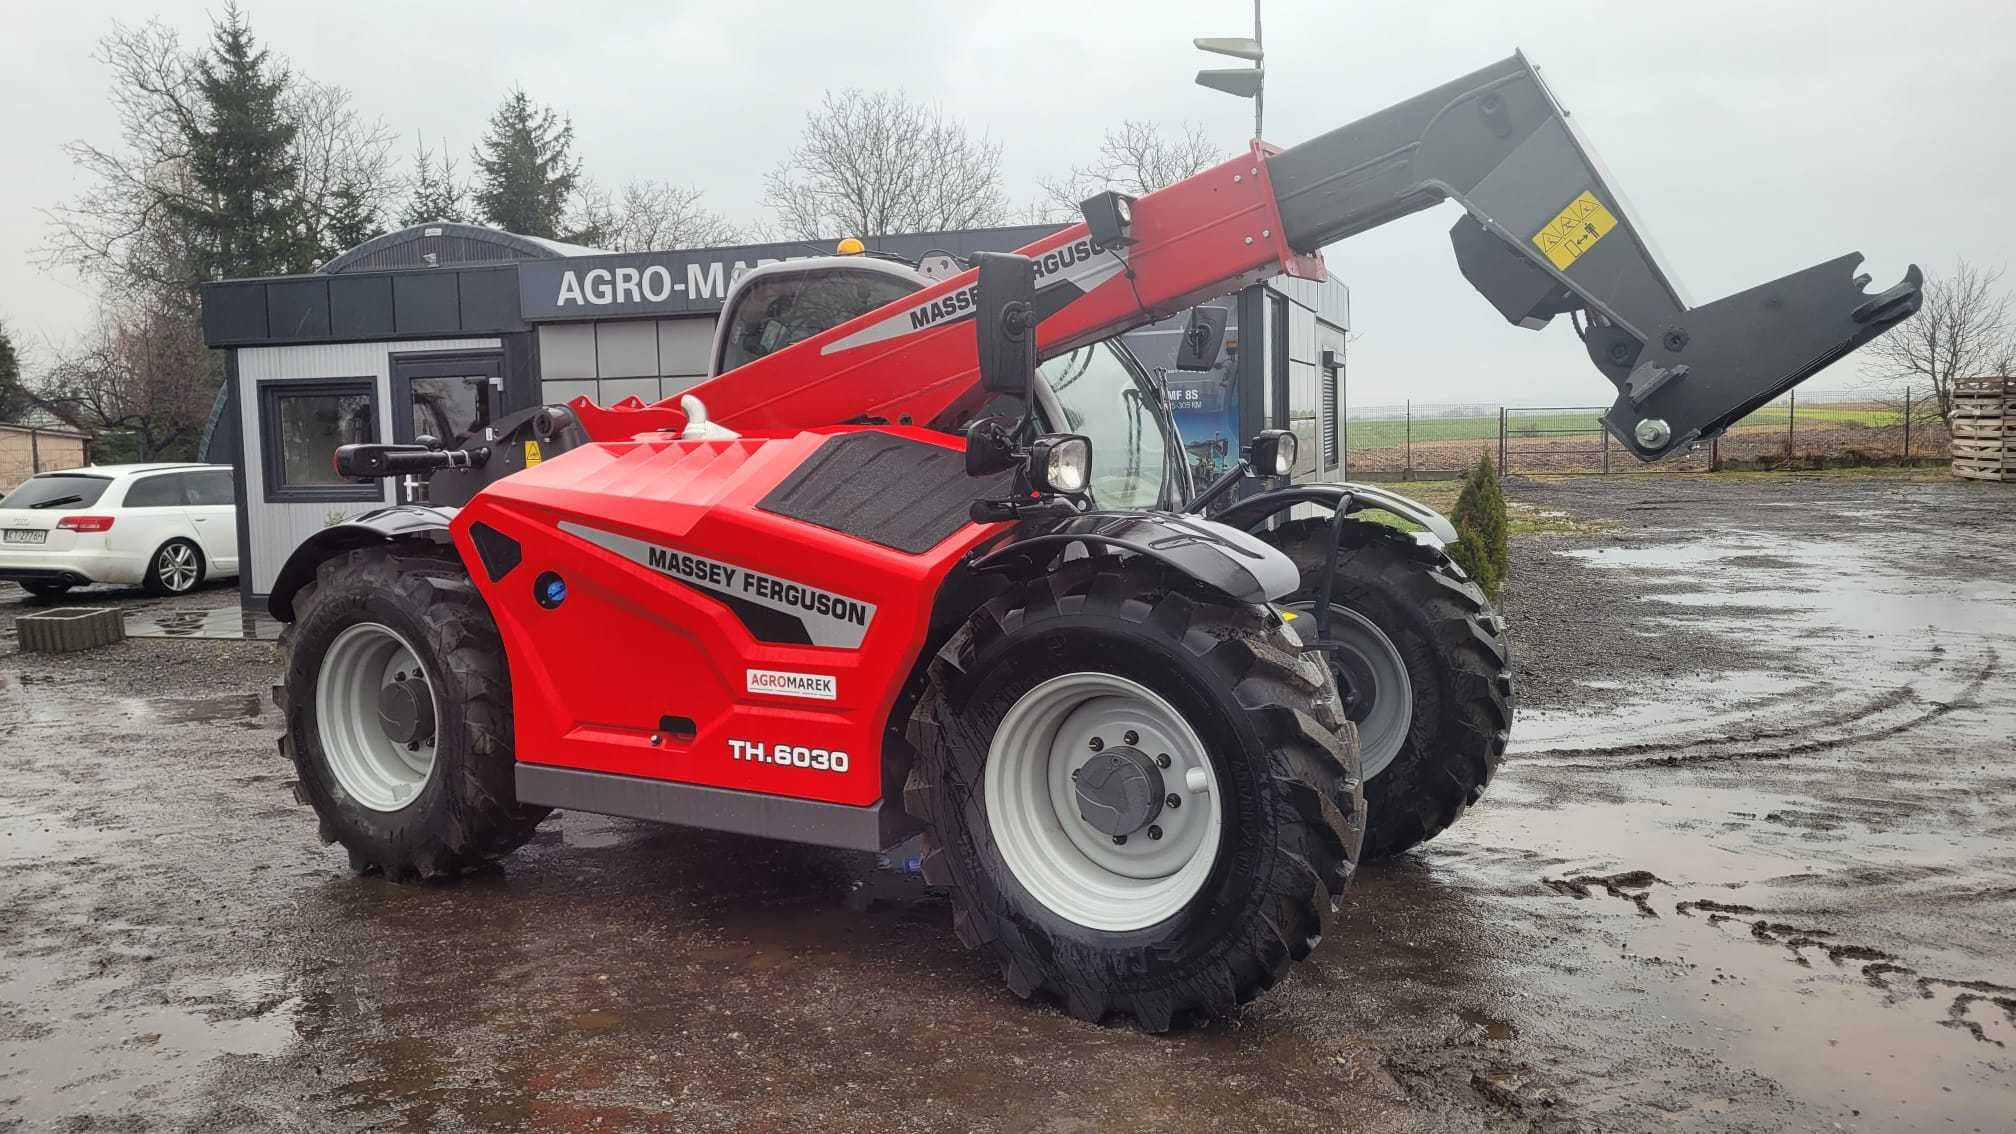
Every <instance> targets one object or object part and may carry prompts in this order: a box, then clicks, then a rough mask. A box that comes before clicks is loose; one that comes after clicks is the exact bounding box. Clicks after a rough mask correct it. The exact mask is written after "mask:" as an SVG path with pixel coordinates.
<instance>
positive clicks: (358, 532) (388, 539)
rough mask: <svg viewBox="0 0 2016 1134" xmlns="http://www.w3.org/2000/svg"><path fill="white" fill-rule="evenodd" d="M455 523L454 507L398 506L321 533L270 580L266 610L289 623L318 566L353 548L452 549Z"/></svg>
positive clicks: (308, 542)
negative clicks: (404, 545)
mask: <svg viewBox="0 0 2016 1134" xmlns="http://www.w3.org/2000/svg"><path fill="white" fill-rule="evenodd" d="M454 518H455V509H453V508H427V507H423V506H421V505H418V504H398V505H394V506H393V507H390V508H379V509H377V510H375V511H371V512H366V513H364V514H362V515H360V516H352V517H351V518H350V519H348V520H345V521H344V522H343V523H340V524H336V525H334V526H332V527H327V528H323V529H322V530H321V531H319V532H316V533H315V534H314V535H312V536H309V537H308V538H307V539H306V540H304V541H302V544H301V546H299V547H297V548H295V549H294V553H293V554H292V555H289V556H288V557H287V563H286V565H285V566H283V567H281V568H280V577H279V578H277V579H275V580H273V590H272V592H271V593H270V594H268V595H267V596H266V609H267V611H269V612H270V613H271V614H272V615H273V617H274V618H276V619H278V620H280V621H281V622H292V621H294V596H295V595H297V594H299V593H301V588H302V587H305V586H307V585H308V584H309V583H312V582H314V581H315V572H316V570H317V569H319V568H320V567H321V566H322V564H323V563H325V562H327V561H328V560H330V559H334V558H335V557H336V556H338V555H341V554H343V553H344V552H346V551H350V550H352V549H354V548H359V547H376V546H379V545H381V544H387V543H416V542H417V543H427V544H432V545H435V546H445V547H453V546H454V545H455V539H454V537H453V536H451V535H450V534H449V532H448V524H449V521H451V520H453V519H454Z"/></svg>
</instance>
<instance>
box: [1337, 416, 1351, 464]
mask: <svg viewBox="0 0 2016 1134" xmlns="http://www.w3.org/2000/svg"><path fill="white" fill-rule="evenodd" d="M1337 403H1338V404H1337V463H1338V464H1339V465H1340V466H1342V468H1341V470H1340V471H1339V472H1338V474H1337V475H1338V476H1340V477H1342V478H1343V479H1344V480H1346V481H1349V480H1350V479H1351V415H1350V414H1348V413H1346V412H1344V398H1343V396H1342V395H1339V396H1338V398H1337Z"/></svg>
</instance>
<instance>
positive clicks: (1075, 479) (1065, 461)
mask: <svg viewBox="0 0 2016 1134" xmlns="http://www.w3.org/2000/svg"><path fill="white" fill-rule="evenodd" d="M1029 480H1030V482H1031V483H1032V484H1034V485H1035V486H1036V488H1037V489H1038V490H1040V491H1043V492H1063V493H1073V494H1075V493H1079V492H1083V491H1085V486H1086V485H1087V484H1089V483H1091V480H1092V439H1091V438H1089V437H1083V436H1080V435H1079V434H1076V433H1052V434H1050V435H1049V436H1047V437H1038V438H1037V439H1036V443H1035V444H1034V445H1032V446H1030V447H1029Z"/></svg>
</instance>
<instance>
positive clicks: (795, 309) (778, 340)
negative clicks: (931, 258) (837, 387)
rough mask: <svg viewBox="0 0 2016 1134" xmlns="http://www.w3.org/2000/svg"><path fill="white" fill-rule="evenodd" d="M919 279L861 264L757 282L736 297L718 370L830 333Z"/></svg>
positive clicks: (914, 285)
mask: <svg viewBox="0 0 2016 1134" xmlns="http://www.w3.org/2000/svg"><path fill="white" fill-rule="evenodd" d="M918 287H919V285H918V284H917V282H916V281H913V280H907V279H904V278H902V277H901V276H894V275H890V274H888V273H885V272H876V271H865V270H862V269H858V268H822V269H818V270H814V271H805V272H785V273H780V274H778V275H775V276H771V277H769V278H767V279H761V280H757V281H756V282H755V283H752V284H750V285H749V286H748V287H747V288H744V289H743V290H742V292H741V294H740V295H737V296H736V297H735V310H734V312H733V313H732V315H731V316H730V318H729V323H728V334H727V340H726V342H724V343H723V344H722V348H721V359H720V366H719V367H717V371H722V372H725V371H729V370H733V369H735V368H736V367H738V366H742V365H744V364H746V363H750V362H754V361H755V360H756V359H759V358H762V357H763V356H764V355H767V354H770V353H773V352H775V351H780V350H783V349H784V348H785V347H788V346H790V345H791V344H793V343H797V342H803V341H804V340H806V339H809V338H811V337H812V336H813V335H816V334H818V333H819V332H821V331H830V330H832V329H833V328H834V327H837V326H839V325H840V324H842V323H845V322H846V321H847V320H849V319H852V318H854V317H855V316H857V315H864V314H866V313H868V312H870V311H873V310H875V309H876V308H877V307H880V306H882V305H883V304H885V303H890V302H893V301H895V300H898V299H901V298H902V297H904V296H906V295H909V294H910V293H911V292H913V291H916V290H917V289H918Z"/></svg>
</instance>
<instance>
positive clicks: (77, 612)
mask: <svg viewBox="0 0 2016 1134" xmlns="http://www.w3.org/2000/svg"><path fill="white" fill-rule="evenodd" d="M14 630H15V632H16V634H18V635H19V637H20V640H21V652H23V653H30V654H74V653H76V652H77V651H79V650H95V649H97V648H98V647H100V646H109V645H111V644H112V643H114V642H120V641H124V640H125V638H126V619H125V617H124V616H123V615H122V614H120V612H119V611H118V610H117V609H116V608H114V607H109V606H64V607H58V608H56V609H55V610H44V611H38V612H37V613H35V614H24V615H22V616H21V617H19V618H16V619H15V620H14Z"/></svg>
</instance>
